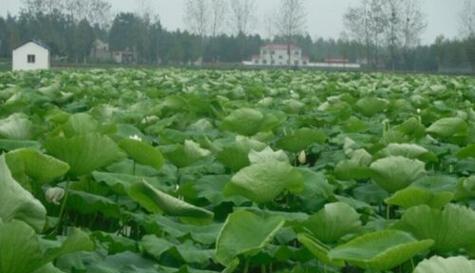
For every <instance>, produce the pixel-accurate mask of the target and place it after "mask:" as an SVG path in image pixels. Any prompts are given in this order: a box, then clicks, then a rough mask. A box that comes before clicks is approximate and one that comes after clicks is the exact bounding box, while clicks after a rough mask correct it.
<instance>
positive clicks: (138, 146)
mask: <svg viewBox="0 0 475 273" xmlns="http://www.w3.org/2000/svg"><path fill="white" fill-rule="evenodd" d="M119 146H120V148H122V149H123V150H124V151H125V152H126V153H127V154H128V155H129V156H130V157H131V158H132V159H133V160H135V161H136V162H138V163H140V164H144V165H148V166H152V167H154V168H155V169H157V170H159V169H160V168H161V167H162V166H163V163H165V159H164V158H163V155H162V153H161V152H160V151H159V150H158V149H156V148H155V147H153V146H152V145H150V144H148V143H146V142H143V141H139V140H135V139H124V140H122V141H120V142H119Z"/></svg>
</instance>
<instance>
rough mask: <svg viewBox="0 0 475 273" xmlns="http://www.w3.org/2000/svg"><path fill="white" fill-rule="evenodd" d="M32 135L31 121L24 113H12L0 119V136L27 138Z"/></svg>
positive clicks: (17, 138)
mask: <svg viewBox="0 0 475 273" xmlns="http://www.w3.org/2000/svg"><path fill="white" fill-rule="evenodd" d="M32 135H33V123H32V122H31V121H30V120H29V119H28V117H27V116H26V115H24V114H13V115H11V116H9V117H8V118H5V119H2V120H0V137H1V138H8V139H16V140H28V139H31V137H32Z"/></svg>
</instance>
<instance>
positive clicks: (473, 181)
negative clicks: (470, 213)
mask: <svg viewBox="0 0 475 273" xmlns="http://www.w3.org/2000/svg"><path fill="white" fill-rule="evenodd" d="M474 197H475V176H474V175H472V176H470V177H467V178H464V179H462V180H461V181H460V182H459V184H458V186H457V191H456V192H455V199H456V200H464V199H470V198H474Z"/></svg>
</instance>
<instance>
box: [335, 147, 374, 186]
mask: <svg viewBox="0 0 475 273" xmlns="http://www.w3.org/2000/svg"><path fill="white" fill-rule="evenodd" d="M347 152H348V153H349V154H350V155H351V159H349V160H343V161H340V162H338V164H337V165H336V167H335V175H336V176H337V178H339V179H342V180H351V179H367V178H369V177H371V174H372V172H371V169H370V168H369V165H370V164H371V161H372V160H373V157H372V156H371V155H370V154H369V153H368V152H367V151H366V150H364V149H358V150H354V151H353V150H352V149H347Z"/></svg>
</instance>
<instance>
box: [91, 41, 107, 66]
mask: <svg viewBox="0 0 475 273" xmlns="http://www.w3.org/2000/svg"><path fill="white" fill-rule="evenodd" d="M90 55H91V58H92V59H94V60H97V61H100V62H108V61H111V60H112V53H111V51H110V49H109V44H108V43H106V42H104V41H102V40H100V39H96V40H95V41H94V44H93V45H92V49H91V54H90Z"/></svg>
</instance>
